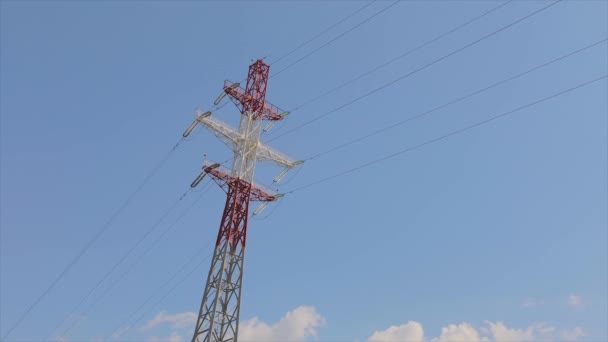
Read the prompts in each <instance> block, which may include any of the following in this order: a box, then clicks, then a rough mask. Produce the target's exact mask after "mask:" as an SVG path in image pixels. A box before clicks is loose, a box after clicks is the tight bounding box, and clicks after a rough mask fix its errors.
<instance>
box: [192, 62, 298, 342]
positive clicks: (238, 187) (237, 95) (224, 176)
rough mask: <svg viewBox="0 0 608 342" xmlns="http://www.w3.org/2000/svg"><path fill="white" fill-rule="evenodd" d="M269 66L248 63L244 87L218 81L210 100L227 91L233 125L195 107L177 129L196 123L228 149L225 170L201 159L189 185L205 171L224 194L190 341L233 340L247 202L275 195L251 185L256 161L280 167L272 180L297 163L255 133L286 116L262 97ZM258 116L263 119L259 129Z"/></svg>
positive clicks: (217, 102) (265, 199)
mask: <svg viewBox="0 0 608 342" xmlns="http://www.w3.org/2000/svg"><path fill="white" fill-rule="evenodd" d="M269 71H270V67H269V66H268V65H267V64H265V63H264V62H263V61H262V60H257V61H256V62H255V63H253V64H252V65H251V66H249V74H248V76H247V85H246V87H245V89H242V88H241V87H240V86H239V84H238V83H232V82H230V81H225V82H224V88H223V91H222V93H221V94H220V96H219V97H218V98H217V99H216V100H215V103H214V104H215V105H218V104H219V103H220V101H222V99H223V98H224V97H225V96H226V95H228V97H229V98H230V99H231V100H232V102H233V103H234V104H235V105H236V106H237V107H238V108H239V110H240V112H241V119H240V125H239V129H238V130H237V129H234V128H232V127H230V126H229V125H228V124H226V123H224V122H222V121H220V120H218V119H217V118H215V117H213V116H212V115H211V112H204V113H203V112H202V111H200V110H198V109H197V112H196V118H195V120H194V122H193V123H192V124H191V125H190V127H188V129H187V130H186V131H185V132H184V134H183V136H184V137H187V136H188V135H189V134H190V133H191V132H192V130H193V129H194V128H195V127H196V126H197V125H198V124H202V125H203V126H205V127H206V128H207V129H209V130H210V131H211V132H212V133H213V134H214V135H215V136H216V137H218V138H219V139H221V140H222V141H223V142H224V143H226V144H227V145H228V146H229V147H231V148H232V150H233V152H234V156H233V158H232V169H231V170H225V169H223V168H222V167H221V166H220V164H218V163H211V162H207V161H205V162H203V171H202V172H201V174H200V175H199V176H198V177H197V178H196V179H195V180H194V182H192V184H191V186H192V187H195V186H196V185H197V184H198V183H200V181H201V180H202V179H203V178H204V177H205V175H207V174H209V175H210V176H211V177H212V178H213V180H214V181H215V182H216V183H217V184H218V185H220V187H222V189H224V190H225V192H226V194H227V196H226V205H225V207H224V213H223V215H222V220H221V222H220V229H219V232H218V234H217V240H216V244H215V250H214V253H213V259H212V260H211V267H210V269H209V275H208V276H207V282H206V284H205V291H204V293H203V300H202V303H201V307H200V311H199V314H198V320H197V322H196V328H195V330H194V335H193V337H192V341H193V342H203V341H205V342H208V341H209V342H211V341H233V342H236V341H237V338H238V328H239V311H240V303H241V289H242V285H243V262H244V259H245V241H246V237H247V219H248V217H249V202H250V201H261V202H262V203H261V205H260V207H259V208H258V209H256V211H254V213H253V214H254V215H255V214H257V213H258V212H259V211H260V210H261V209H263V208H264V206H265V205H266V204H267V202H271V201H275V200H277V199H278V198H279V197H281V195H280V194H276V193H274V192H272V191H270V190H268V189H266V188H264V187H262V186H260V185H258V184H254V182H253V174H254V171H255V165H256V162H257V161H258V160H259V161H264V162H271V163H274V164H276V165H279V166H282V167H283V168H285V169H284V170H283V171H282V172H281V173H280V174H279V176H277V178H275V181H278V180H280V178H282V176H283V175H284V174H285V172H286V171H287V170H288V169H291V168H293V167H295V166H297V165H298V164H300V163H301V162H299V161H296V160H294V159H292V158H290V157H288V156H286V155H284V154H282V153H280V152H278V151H276V150H274V149H272V148H270V147H269V146H267V145H265V144H262V143H260V134H261V132H262V131H263V130H267V129H269V128H270V127H271V126H272V124H273V122H274V121H277V120H282V119H283V118H284V117H285V116H286V115H287V112H284V111H282V110H280V109H278V108H277V107H275V106H273V105H271V104H269V103H268V102H266V101H265V98H266V87H267V85H268V75H269ZM263 120H267V121H269V123H268V124H267V125H266V127H264V128H262V125H263Z"/></svg>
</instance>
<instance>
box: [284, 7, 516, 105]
mask: <svg viewBox="0 0 608 342" xmlns="http://www.w3.org/2000/svg"><path fill="white" fill-rule="evenodd" d="M513 1H515V0H509V1H507V2H504V3H502V4H500V5H498V6H496V7H493V8H491V9H490V10H488V11H486V12H484V13H482V14H480V15H478V16H476V17H474V18H473V19H470V20H468V21H466V22H464V23H462V24H460V25H458V26H456V27H454V28H453V29H451V30H449V31H447V32H445V33H443V34H440V35H439V36H437V37H435V38H433V39H431V40H429V41H427V42H425V43H423V44H420V45H418V46H416V47H415V48H413V49H410V50H408V51H406V52H404V53H402V54H401V55H399V56H397V57H394V58H392V59H390V60H388V61H386V62H384V63H382V64H380V65H378V66H376V67H374V68H372V69H371V70H369V71H367V72H364V73H363V74H361V75H359V76H357V77H355V78H353V79H351V80H349V81H346V82H344V83H342V84H340V85H338V86H336V87H334V88H332V89H330V90H328V91H326V92H324V93H322V94H321V95H318V96H316V97H314V98H312V99H310V100H307V101H306V102H304V103H302V104H300V105H298V106H296V107H295V108H294V109H292V110H290V112H291V113H293V112H295V111H297V110H299V109H301V108H302V107H304V106H307V105H309V104H311V103H313V102H316V101H318V100H319V99H321V98H323V97H325V96H327V95H329V94H332V93H334V92H336V91H337V90H339V89H342V88H344V87H346V86H347V85H349V84H352V83H354V82H356V81H358V80H360V79H362V78H363V77H365V76H368V75H370V74H372V73H374V72H376V71H378V70H380V69H382V68H384V67H386V66H388V65H390V64H392V63H394V62H396V61H398V60H399V59H401V58H404V57H406V56H409V55H410V54H412V53H414V52H416V51H418V50H420V49H422V48H424V47H426V46H428V45H430V44H432V43H434V42H436V41H438V40H440V39H441V38H444V37H446V36H448V35H450V34H452V33H454V32H456V31H458V30H460V29H461V28H463V27H465V26H467V25H470V24H472V23H473V22H475V21H477V20H479V19H481V18H483V17H485V16H487V15H489V14H490V13H492V12H495V11H496V10H498V9H500V8H502V7H504V6H506V5H508V4H509V3H511V2H513Z"/></svg>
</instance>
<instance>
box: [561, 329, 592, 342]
mask: <svg viewBox="0 0 608 342" xmlns="http://www.w3.org/2000/svg"><path fill="white" fill-rule="evenodd" d="M561 335H562V336H561V337H562V340H564V341H578V340H580V339H581V337H584V336H587V334H585V331H584V330H583V328H581V327H574V328H573V329H571V330H564V331H562V334H561Z"/></svg>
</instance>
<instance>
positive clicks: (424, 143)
mask: <svg viewBox="0 0 608 342" xmlns="http://www.w3.org/2000/svg"><path fill="white" fill-rule="evenodd" d="M607 77H608V75H603V76H600V77H597V78H595V79H592V80H590V81H587V82H584V83H581V84H579V85H576V86H574V87H571V88H568V89H566V90H563V91H560V92H558V93H555V94H553V95H549V96H547V97H544V98H541V99H539V100H536V101H534V102H531V103H528V104H526V105H523V106H520V107H518V108H516V109H513V110H510V111H508V112H504V113H502V114H498V115H496V116H493V117H491V118H489V119H486V120H483V121H480V122H477V123H475V124H472V125H469V126H466V127H464V128H461V129H458V130H456V131H453V132H450V133H448V134H444V135H442V136H440V137H438V138H435V139H432V140H428V141H426V142H423V143H421V144H418V145H415V146H412V147H409V148H406V149H404V150H401V151H399V152H396V153H393V154H390V155H388V156H385V157H382V158H378V159H376V160H374V161H371V162H368V163H366V164H363V165H360V166H357V167H354V168H351V169H349V170H346V171H343V172H340V173H338V174H336V175H333V176H330V177H326V178H323V179H320V180H318V181H315V182H312V183H309V184H307V185H304V186H301V187H298V188H295V189H292V190H290V191H288V192H286V194H293V193H295V192H297V191H300V190H303V189H306V188H308V187H311V186H314V185H317V184H319V183H323V182H326V181H328V180H331V179H334V178H337V177H341V176H343V175H345V174H348V173H351V172H354V171H357V170H360V169H362V168H365V167H368V166H371V165H374V164H377V163H380V162H382V161H385V160H388V159H391V158H394V157H396V156H399V155H401V154H404V153H407V152H409V151H412V150H415V149H418V148H421V147H423V146H426V145H429V144H431V143H434V142H437V141H441V140H444V139H446V138H448V137H451V136H453V135H456V134H460V133H463V132H465V131H468V130H470V129H473V128H475V127H478V126H482V125H485V124H487V123H489V122H492V121H494V120H496V119H499V118H503V117H506V116H508V115H510V114H513V113H515V112H518V111H520V110H523V109H526V108H529V107H531V106H534V105H537V104H539V103H542V102H545V101H548V100H550V99H553V98H556V97H559V96H561V95H564V94H566V93H569V92H572V91H574V90H577V89H579V88H582V87H584V86H587V85H590V84H592V83H595V82H598V81H600V80H602V79H606V78H607ZM201 251H202V250H201ZM201 251H199V252H198V253H197V255H198V254H200V252H201ZM207 259H208V258H207ZM207 259H205V260H203V261H201V262H200V263H199V264H198V265H197V266H196V267H195V268H194V269H192V270H191V271H190V272H189V273H188V274H186V275H185V276H184V277H182V279H180V281H179V282H178V283H176V284H175V285H174V286H173V287H172V288H171V289H170V290H169V291H168V292H166V293H165V294H164V295H163V297H162V298H161V299H160V300H159V301H157V302H156V304H155V305H153V306H152V307H151V309H152V308H154V307H155V306H156V305H158V304H159V303H161V302H162V301H163V300H164V299H165V298H166V297H167V296H168V295H169V294H170V293H171V292H172V291H174V290H175V288H177V286H179V285H180V284H181V283H183V281H185V279H187V277H189V276H190V275H191V274H192V273H193V272H194V271H195V270H196V269H198V267H200V266H201V265H202V264H203V262H205V261H206V260H207ZM192 260H194V258H191V259H189V261H188V262H187V263H186V264H185V265H183V266H182V267H181V268H180V270H179V271H178V272H177V273H179V272H181V271H182V270H183V269H185V268H186V267H187V265H188V264H189V263H190V262H191V261H192ZM173 277H174V276H173ZM173 277H171V278H170V279H169V281H170V280H171V279H173ZM169 281H167V282H165V284H163V286H161V288H162V287H164V286H165V285H166V284H168V283H169ZM153 297H154V295H153V296H151V297H149V298H148V299H147V300H146V301H145V302H144V304H142V305H141V306H140V307H139V308H138V310H136V311H135V312H134V313H132V314H131V315H130V316H129V318H127V320H125V322H126V321H128V320H130V318H132V317H133V316H134V315H135V313H136V312H137V311H139V310H140V309H141V308H142V307H143V306H144V305H145V303H147V302H149V301H150V300H151V298H153ZM151 309H150V310H148V311H147V312H146V313H144V314H143V315H141V316H140V318H139V319H138V320H137V321H135V322H134V323H133V324H132V325H130V326H129V327H128V328H127V330H125V331H123V332H121V333H120V335H119V336H117V337H120V336H122V335H123V334H124V333H126V332H127V331H128V330H130V329H131V327H133V326H134V325H135V324H137V323H138V322H140V321H141V320H142V319H143V318H144V317H145V316H146V314H147V313H148V312H150V311H151ZM125 322H123V323H122V324H121V325H123V324H124V323H125Z"/></svg>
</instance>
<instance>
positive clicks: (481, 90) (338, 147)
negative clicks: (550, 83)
mask: <svg viewBox="0 0 608 342" xmlns="http://www.w3.org/2000/svg"><path fill="white" fill-rule="evenodd" d="M607 40H608V38H604V39H602V40H599V41H597V42H595V43H592V44H590V45H587V46H585V47H582V48H580V49H577V50H575V51H572V52H569V53H567V54H565V55H562V56H560V57H557V58H555V59H552V60H550V61H548V62H545V63H543V64H540V65H537V66H535V67H533V68H531V69H528V70H526V71H524V72H521V73H519V74H517V75H515V76H511V77H508V78H506V79H503V80H501V81H498V82H496V83H493V84H491V85H489V86H487V87H484V88H481V89H479V90H476V91H474V92H472V93H469V94H467V95H464V96H461V97H459V98H457V99H455V100H452V101H450V102H447V103H445V104H442V105H440V106H437V107H434V108H433V109H430V110H427V111H425V112H422V113H419V114H416V115H414V116H412V117H409V118H407V119H405V120H402V121H399V122H397V123H394V124H391V125H388V126H385V127H383V128H380V129H378V130H376V131H374V132H372V133H369V134H366V135H364V136H361V137H358V138H356V139H353V140H350V141H348V142H346V143H343V144H341V145H338V146H336V147H333V148H330V149H328V150H326V151H323V152H320V153H317V154H314V155H312V156H310V157H308V158H306V159H305V160H313V159H316V158H318V157H320V156H323V155H326V154H328V153H331V152H334V151H336V150H339V149H342V148H344V147H346V146H349V145H352V144H354V143H356V142H359V141H362V140H365V139H367V138H369V137H372V136H374V135H377V134H380V133H382V132H385V131H388V130H390V129H392V128H395V127H397V126H400V125H403V124H405V123H407V122H409V121H412V120H414V119H417V118H420V117H422V116H425V115H428V114H431V113H433V112H435V111H438V110H440V109H443V108H445V107H448V106H450V105H453V104H455V103H457V102H460V101H462V100H465V99H468V98H470V97H473V96H475V95H477V94H479V93H482V92H484V91H486V90H489V89H492V88H494V87H497V86H499V85H501V84H504V83H507V82H509V81H512V80H514V79H516V78H519V77H521V76H524V75H527V74H529V73H531V72H533V71H535V70H538V69H541V68H544V67H546V66H549V65H551V64H553V63H555V62H558V61H560V60H562V59H564V58H567V57H570V56H573V55H575V54H577V53H580V52H583V51H585V50H588V49H590V48H592V47H594V46H596V45H599V44H601V43H604V42H606V41H607Z"/></svg>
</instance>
